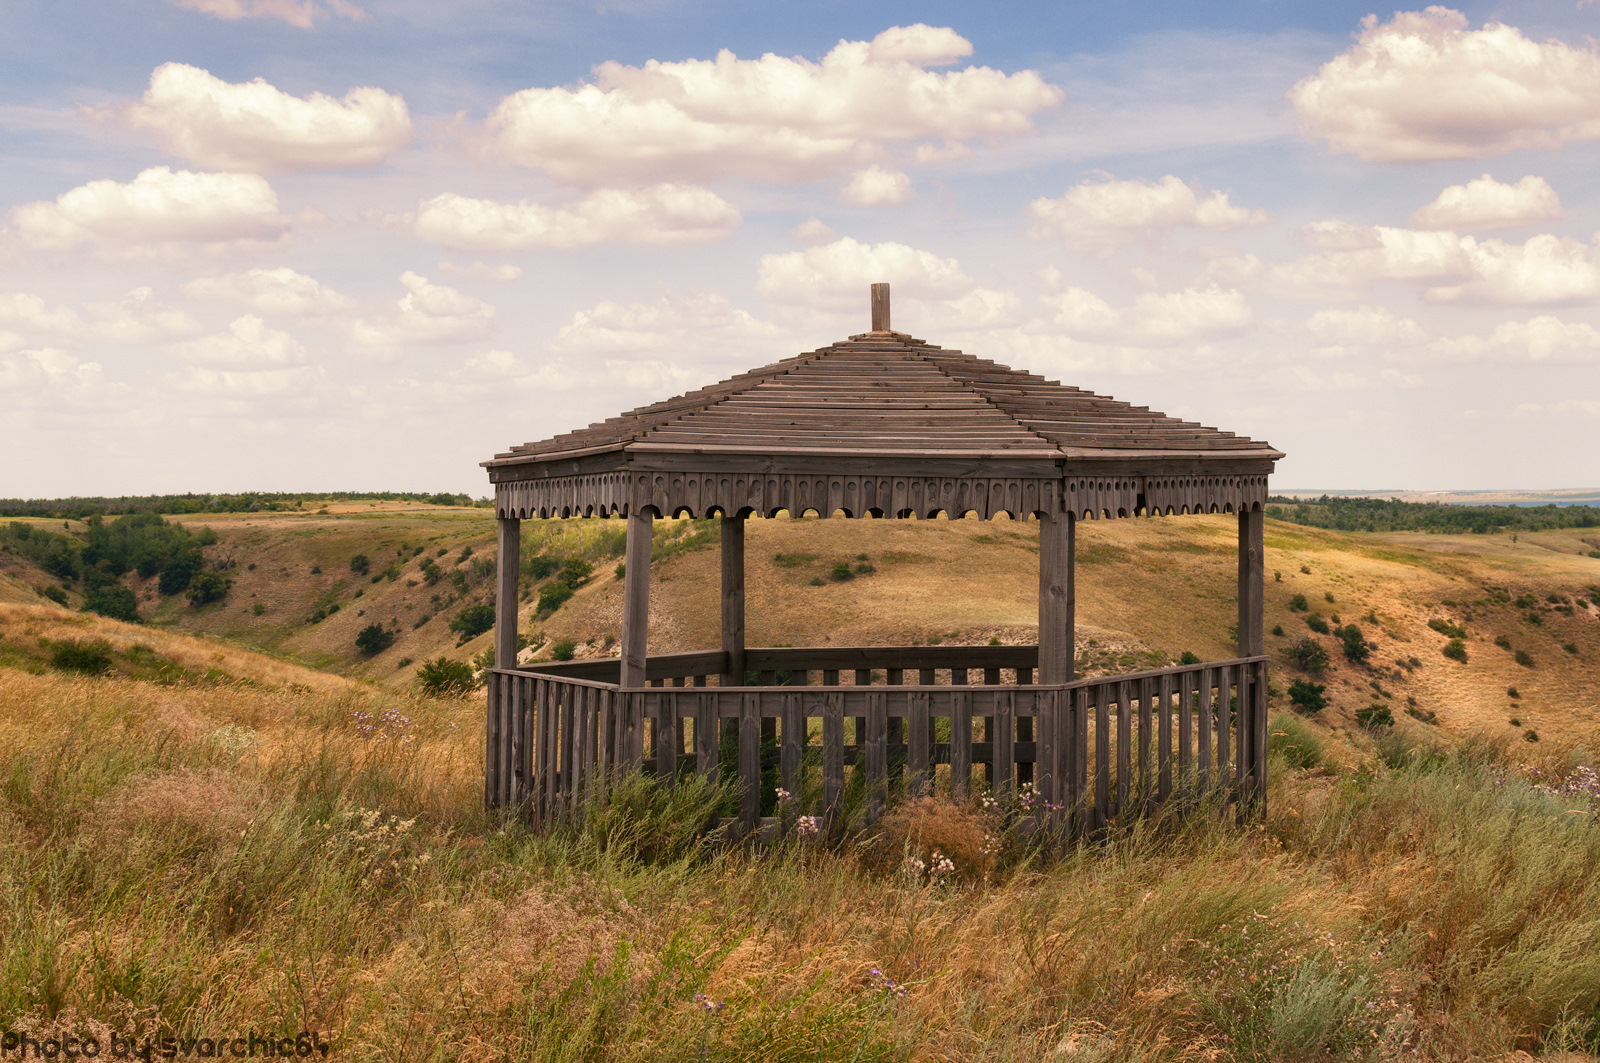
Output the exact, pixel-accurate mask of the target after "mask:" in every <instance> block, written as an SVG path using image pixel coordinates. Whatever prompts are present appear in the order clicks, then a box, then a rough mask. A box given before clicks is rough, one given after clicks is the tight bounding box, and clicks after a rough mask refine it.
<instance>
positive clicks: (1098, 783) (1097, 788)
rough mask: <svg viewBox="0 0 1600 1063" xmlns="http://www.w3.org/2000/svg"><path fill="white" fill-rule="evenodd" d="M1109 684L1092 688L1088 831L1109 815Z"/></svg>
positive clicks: (1095, 828)
mask: <svg viewBox="0 0 1600 1063" xmlns="http://www.w3.org/2000/svg"><path fill="white" fill-rule="evenodd" d="M1110 703H1111V684H1110V683H1100V684H1097V685H1096V686H1095V687H1094V822H1093V823H1092V824H1091V825H1090V829H1092V830H1099V829H1101V828H1102V827H1104V826H1105V824H1106V820H1107V818H1109V817H1110V815H1111V796H1110V793H1109V790H1110V786H1109V780H1110V778H1111V709H1110Z"/></svg>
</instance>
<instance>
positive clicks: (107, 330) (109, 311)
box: [84, 287, 203, 343]
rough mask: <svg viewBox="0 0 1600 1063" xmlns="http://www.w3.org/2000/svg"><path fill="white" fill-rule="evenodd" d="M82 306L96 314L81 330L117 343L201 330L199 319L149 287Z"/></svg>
mask: <svg viewBox="0 0 1600 1063" xmlns="http://www.w3.org/2000/svg"><path fill="white" fill-rule="evenodd" d="M84 309H86V310H88V311H89V312H90V313H91V314H93V315H94V316H95V320H93V321H90V322H89V323H88V324H87V325H86V326H85V328H84V332H85V333H86V334H87V335H89V336H92V337H94V338H95V339H101V340H111V341H113V342H117V343H148V342H150V341H152V340H170V339H174V338H177V337H180V336H192V335H194V334H195V333H197V332H200V331H202V330H203V326H202V325H201V324H200V322H198V321H196V320H195V319H194V318H193V317H190V316H189V315H188V314H187V313H185V312H184V311H182V310H178V309H176V308H174V307H170V306H167V305H165V304H164V303H162V302H161V300H159V299H157V298H156V295H155V290H154V289H153V288H149V287H138V288H135V289H133V290H132V291H130V292H129V293H128V294H127V295H126V296H125V297H124V298H123V299H122V300H121V301H119V302H115V303H90V304H89V305H88V306H86V307H85V308H84Z"/></svg>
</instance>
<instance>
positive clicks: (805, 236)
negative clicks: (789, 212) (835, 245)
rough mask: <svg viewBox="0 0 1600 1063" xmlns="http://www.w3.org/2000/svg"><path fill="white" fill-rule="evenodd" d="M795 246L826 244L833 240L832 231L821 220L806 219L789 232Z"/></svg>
mask: <svg viewBox="0 0 1600 1063" xmlns="http://www.w3.org/2000/svg"><path fill="white" fill-rule="evenodd" d="M789 235H790V236H791V237H793V238H794V242H795V243H797V244H808V245H809V244H826V243H830V242H832V241H833V240H834V238H835V234H834V231H833V230H832V229H830V228H828V226H827V224H826V223H824V222H823V221H822V219H821V218H807V219H806V220H805V221H803V222H801V223H800V224H799V225H796V226H795V227H794V228H793V229H790V230H789Z"/></svg>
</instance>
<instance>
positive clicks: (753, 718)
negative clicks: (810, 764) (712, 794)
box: [739, 693, 761, 831]
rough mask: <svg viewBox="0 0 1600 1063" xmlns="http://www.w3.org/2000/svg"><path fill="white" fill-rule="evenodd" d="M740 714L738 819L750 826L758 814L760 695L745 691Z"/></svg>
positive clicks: (747, 828)
mask: <svg viewBox="0 0 1600 1063" xmlns="http://www.w3.org/2000/svg"><path fill="white" fill-rule="evenodd" d="M743 709H744V711H743V713H742V714H741V715H740V717H739V783H740V786H741V791H740V795H739V820H740V822H741V823H742V824H743V825H744V829H745V830H747V831H748V830H753V829H754V828H755V825H756V819H757V818H758V817H759V816H760V815H761V695H760V694H755V693H746V694H745V695H744V698H743Z"/></svg>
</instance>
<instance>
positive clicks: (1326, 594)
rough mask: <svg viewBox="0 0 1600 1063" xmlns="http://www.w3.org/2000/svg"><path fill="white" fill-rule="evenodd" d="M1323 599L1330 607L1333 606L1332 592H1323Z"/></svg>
mask: <svg viewBox="0 0 1600 1063" xmlns="http://www.w3.org/2000/svg"><path fill="white" fill-rule="evenodd" d="M1322 597H1323V598H1325V599H1326V600H1327V602H1328V604H1329V605H1332V604H1333V592H1332V591H1323V592H1322Z"/></svg>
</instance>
